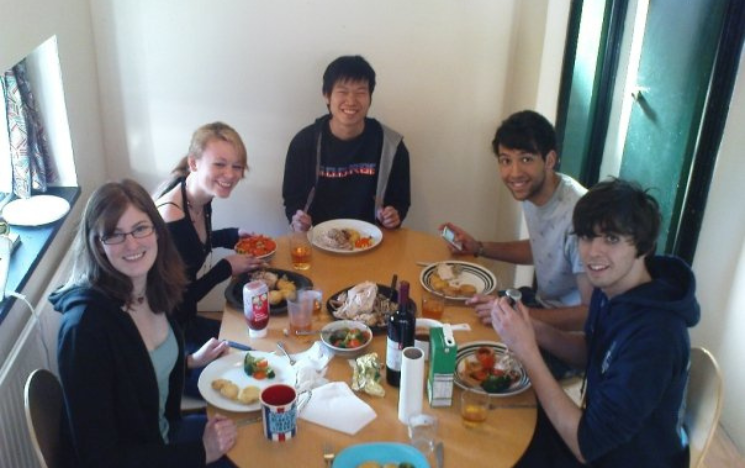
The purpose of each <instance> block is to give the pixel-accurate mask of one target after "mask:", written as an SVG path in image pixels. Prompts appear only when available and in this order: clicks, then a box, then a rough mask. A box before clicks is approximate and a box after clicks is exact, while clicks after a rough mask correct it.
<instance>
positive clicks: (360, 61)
mask: <svg viewBox="0 0 745 468" xmlns="http://www.w3.org/2000/svg"><path fill="white" fill-rule="evenodd" d="M348 80H351V81H367V85H368V87H369V88H370V96H372V93H373V91H375V70H373V68H372V67H371V66H370V64H369V63H367V60H365V59H364V58H363V57H362V56H361V55H344V56H341V57H339V58H337V59H336V60H334V61H333V62H331V63H330V64H329V66H328V67H326V71H325V72H324V73H323V88H322V91H323V95H324V96H328V95H329V94H331V90H332V89H333V88H334V85H335V84H336V83H337V82H339V81H348Z"/></svg>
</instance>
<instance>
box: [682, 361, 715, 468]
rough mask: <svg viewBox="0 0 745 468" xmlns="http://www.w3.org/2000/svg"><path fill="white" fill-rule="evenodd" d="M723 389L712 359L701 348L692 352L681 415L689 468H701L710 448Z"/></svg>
mask: <svg viewBox="0 0 745 468" xmlns="http://www.w3.org/2000/svg"><path fill="white" fill-rule="evenodd" d="M723 387H724V385H723V382H722V373H721V371H720V370H719V365H718V364H717V361H716V359H714V356H713V355H712V354H711V353H710V352H709V351H708V350H706V349H704V348H692V349H691V372H690V376H689V378H688V393H687V396H686V414H685V427H686V431H687V432H688V440H689V446H690V453H691V458H690V467H691V468H700V467H701V466H702V465H703V460H704V455H706V452H707V450H709V446H710V445H711V441H712V439H713V437H714V431H715V430H716V428H717V424H718V423H719V416H720V414H721V412H722V403H723V401H724V399H723V390H724V389H723Z"/></svg>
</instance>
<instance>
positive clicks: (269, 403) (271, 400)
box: [260, 384, 311, 442]
mask: <svg viewBox="0 0 745 468" xmlns="http://www.w3.org/2000/svg"><path fill="white" fill-rule="evenodd" d="M310 397H311V392H310V391H307V392H302V393H299V394H298V392H297V391H296V390H295V389H294V388H293V387H291V386H289V385H285V384H275V385H270V386H268V387H266V388H265V389H264V390H262V391H261V397H260V399H261V414H262V416H263V418H262V419H263V421H262V423H263V425H264V435H265V436H266V438H267V439H269V440H272V441H275V442H284V441H285V440H289V439H292V438H293V437H295V434H297V414H298V413H299V412H300V410H301V409H302V408H303V407H304V406H305V405H306V404H307V403H308V401H310ZM299 400H302V401H300V402H299Z"/></svg>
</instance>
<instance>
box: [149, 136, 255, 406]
mask: <svg viewBox="0 0 745 468" xmlns="http://www.w3.org/2000/svg"><path fill="white" fill-rule="evenodd" d="M247 164H248V163H247V156H246V147H245V146H244V145H243V140H241V137H240V135H238V132H236V131H235V130H234V129H233V128H232V127H230V126H229V125H226V124H224V123H222V122H214V123H210V124H206V125H203V126H202V127H200V128H198V129H197V130H196V131H195V132H194V135H193V136H192V139H191V143H190V145H189V152H188V154H187V155H186V156H185V157H183V158H182V159H181V161H179V163H178V164H177V165H176V167H175V168H174V169H173V171H172V172H171V175H172V177H171V179H170V180H168V181H166V182H165V183H164V184H163V186H162V187H163V188H161V189H159V190H158V191H157V195H156V197H157V201H156V205H157V207H158V211H159V212H160V214H161V216H162V217H163V219H164V220H165V221H166V224H167V226H168V229H169V230H170V232H171V235H172V237H173V240H174V242H175V243H176V248H177V249H178V251H179V253H180V254H181V258H182V259H183V260H184V262H185V263H186V275H187V279H188V285H187V289H186V292H185V294H184V297H183V300H182V303H181V304H180V305H179V306H178V309H177V311H176V317H177V319H178V320H179V322H180V323H181V324H182V326H183V327H184V329H185V336H186V348H187V351H192V350H194V349H196V348H197V347H198V346H199V345H200V344H201V343H203V342H204V341H205V340H207V339H209V338H211V337H217V336H218V334H219V331H220V322H219V321H217V320H210V319H207V318H204V317H201V316H199V315H197V303H198V302H199V301H200V300H202V298H204V297H205V296H206V295H207V294H208V293H209V292H210V291H211V290H212V289H213V288H214V287H215V286H217V285H218V284H220V283H222V282H223V281H225V280H226V279H228V278H230V276H231V275H239V274H241V273H245V272H247V271H250V270H254V269H256V268H261V267H263V266H266V264H265V263H264V261H262V260H261V259H258V258H255V257H253V256H250V255H241V254H236V253H233V254H230V255H227V256H226V257H225V258H223V259H221V260H219V261H218V262H216V263H215V264H214V265H212V262H211V254H212V249H214V248H217V247H222V248H227V249H233V247H234V246H235V244H236V243H237V242H238V240H239V238H240V237H241V236H247V235H249V234H251V233H250V232H248V231H245V230H242V229H237V228H226V229H217V230H213V229H212V200H213V199H214V198H228V197H229V196H230V194H231V193H232V191H233V189H234V188H235V186H236V185H237V184H238V182H240V180H241V179H243V177H244V175H245V172H246V169H247ZM208 259H210V260H209V261H208ZM203 269H204V270H205V271H203V274H202V275H199V272H200V270H203ZM197 376H198V373H196V372H195V373H193V374H192V375H191V377H190V378H189V380H188V381H187V392H186V393H187V394H189V395H194V396H198V395H199V393H198V391H197V390H196V377H197Z"/></svg>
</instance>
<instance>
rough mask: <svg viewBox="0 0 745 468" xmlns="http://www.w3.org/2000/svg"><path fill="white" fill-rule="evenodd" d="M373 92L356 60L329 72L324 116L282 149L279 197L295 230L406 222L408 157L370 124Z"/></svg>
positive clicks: (398, 141) (369, 76) (399, 140)
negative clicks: (348, 221)
mask: <svg viewBox="0 0 745 468" xmlns="http://www.w3.org/2000/svg"><path fill="white" fill-rule="evenodd" d="M374 90H375V71H374V70H373V68H372V67H371V66H370V64H369V63H368V62H367V61H366V60H365V59H364V58H362V57H361V56H359V55H355V56H343V57H339V58H337V59H336V60H334V61H333V62H331V63H330V64H329V66H328V67H327V68H326V72H325V73H324V74H323V88H322V92H323V97H324V99H325V101H326V106H327V107H328V109H329V113H328V115H325V116H323V117H321V118H319V119H317V120H316V121H315V123H314V124H311V125H309V126H307V127H305V128H304V129H302V130H301V131H300V132H299V133H298V134H297V135H295V138H293V139H292V142H290V147H289V149H288V150H287V159H286V160H285V175H284V182H283V184H282V198H283V199H284V204H285V214H286V216H287V220H288V221H290V223H291V226H292V229H293V230H295V231H307V230H308V229H310V227H311V226H312V225H316V224H319V223H322V222H324V221H328V220H332V219H339V218H352V219H359V220H362V221H367V222H369V223H376V222H377V223H379V224H380V225H382V226H383V227H386V228H388V229H393V228H397V227H399V226H400V225H401V223H402V222H403V220H404V218H406V213H407V212H408V211H409V205H410V204H411V194H410V188H409V185H410V182H409V151H408V150H407V149H406V145H404V142H403V137H402V136H401V135H400V134H398V133H397V132H396V131H394V130H392V129H390V128H388V127H386V126H385V125H383V124H381V123H380V122H378V121H377V120H375V119H371V118H368V117H367V112H368V111H369V110H370V104H372V94H373V91H374ZM311 190H313V193H314V194H315V196H310V193H311ZM311 202H312V203H311Z"/></svg>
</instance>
